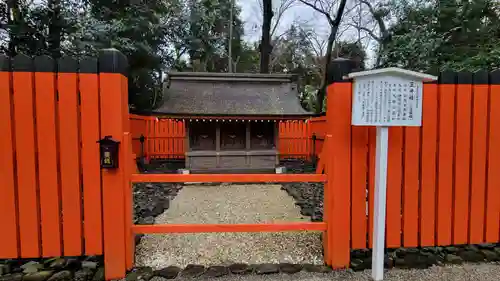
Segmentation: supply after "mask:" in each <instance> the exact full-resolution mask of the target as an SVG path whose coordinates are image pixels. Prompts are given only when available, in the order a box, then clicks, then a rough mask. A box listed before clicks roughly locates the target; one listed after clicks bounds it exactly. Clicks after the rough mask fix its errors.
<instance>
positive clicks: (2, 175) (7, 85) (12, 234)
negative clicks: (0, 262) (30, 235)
mask: <svg viewBox="0 0 500 281" xmlns="http://www.w3.org/2000/svg"><path fill="white" fill-rule="evenodd" d="M11 78H12V76H11V73H10V58H9V57H7V56H5V55H0V120H2V121H1V122H0V131H1V132H3V136H2V137H1V138H0V155H2V157H0V182H1V183H2V184H0V221H1V222H2V230H1V231H0V259H8V258H17V257H18V256H19V254H20V253H19V251H18V245H19V244H18V243H19V236H18V235H19V233H18V231H17V230H18V228H17V219H18V215H19V214H18V213H17V211H16V203H17V202H16V192H15V189H16V185H15V183H16V181H15V174H14V169H15V167H14V165H15V164H14V145H15V144H14V136H13V134H12V133H13V127H14V123H13V122H12V118H13V112H12V105H13V104H12V102H13V100H12V91H13V89H12V86H13V85H12V80H11Z"/></svg>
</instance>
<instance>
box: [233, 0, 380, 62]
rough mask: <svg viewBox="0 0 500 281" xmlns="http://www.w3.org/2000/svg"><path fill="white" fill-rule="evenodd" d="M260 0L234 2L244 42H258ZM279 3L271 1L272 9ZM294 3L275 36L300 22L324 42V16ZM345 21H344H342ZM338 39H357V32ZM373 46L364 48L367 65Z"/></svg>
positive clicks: (328, 27)
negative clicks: (241, 24)
mask: <svg viewBox="0 0 500 281" xmlns="http://www.w3.org/2000/svg"><path fill="white" fill-rule="evenodd" d="M261 1H262V0H236V5H238V6H239V7H240V8H241V14H240V17H241V19H242V20H243V22H244V27H245V37H244V39H245V40H246V41H253V42H255V41H259V40H260V36H261V24H262V10H261V7H260V5H261V4H260V2H261ZM281 1H284V0H273V8H274V9H276V7H278V5H279V4H280V2H281ZM295 2H296V3H295V4H294V5H293V6H292V7H291V8H289V9H288V10H286V12H285V13H284V14H283V17H282V18H281V20H280V23H279V25H278V28H277V30H276V34H274V35H278V34H281V33H283V32H284V31H286V30H287V29H288V28H289V27H290V25H291V24H292V23H294V22H300V23H301V24H302V25H305V26H307V27H309V28H311V29H313V30H314V31H315V33H316V34H317V35H318V37H319V38H320V39H321V41H325V42H326V40H327V38H328V35H329V32H330V26H329V24H328V22H327V20H326V18H325V16H324V15H322V14H320V13H319V12H316V11H314V10H313V9H312V8H310V7H307V6H305V5H304V4H301V3H300V2H299V1H298V0H296V1H295ZM347 3H348V4H347V6H346V9H348V8H349V7H352V6H351V5H353V2H352V1H348V2H347ZM343 20H345V19H343ZM340 36H341V37H340V38H341V39H343V40H346V39H347V40H349V39H350V40H352V39H353V38H357V32H356V31H354V30H352V29H349V30H348V31H346V32H341V34H340ZM373 47H374V46H373V45H372V44H371V45H370V47H369V48H366V50H365V51H366V53H367V61H366V63H367V65H368V66H369V65H371V64H373V63H374V57H375V54H374V52H373Z"/></svg>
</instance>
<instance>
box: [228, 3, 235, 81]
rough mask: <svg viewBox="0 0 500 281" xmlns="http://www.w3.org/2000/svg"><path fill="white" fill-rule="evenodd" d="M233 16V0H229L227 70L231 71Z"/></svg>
mask: <svg viewBox="0 0 500 281" xmlns="http://www.w3.org/2000/svg"><path fill="white" fill-rule="evenodd" d="M233 18H234V0H231V11H229V46H228V49H229V50H228V53H229V54H228V62H227V70H228V72H229V73H231V72H233Z"/></svg>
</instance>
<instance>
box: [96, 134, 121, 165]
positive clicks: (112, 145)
mask: <svg viewBox="0 0 500 281" xmlns="http://www.w3.org/2000/svg"><path fill="white" fill-rule="evenodd" d="M97 142H98V143H99V148H100V156H101V168H103V169H116V168H118V146H119V144H120V142H119V141H116V140H114V139H112V138H111V136H105V137H104V138H103V139H101V140H98V141H97Z"/></svg>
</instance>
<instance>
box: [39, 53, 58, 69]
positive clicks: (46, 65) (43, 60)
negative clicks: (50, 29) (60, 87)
mask: <svg viewBox="0 0 500 281" xmlns="http://www.w3.org/2000/svg"><path fill="white" fill-rule="evenodd" d="M55 70H56V62H55V60H54V59H53V58H52V57H50V56H47V55H43V56H37V57H35V71H36V72H55Z"/></svg>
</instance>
